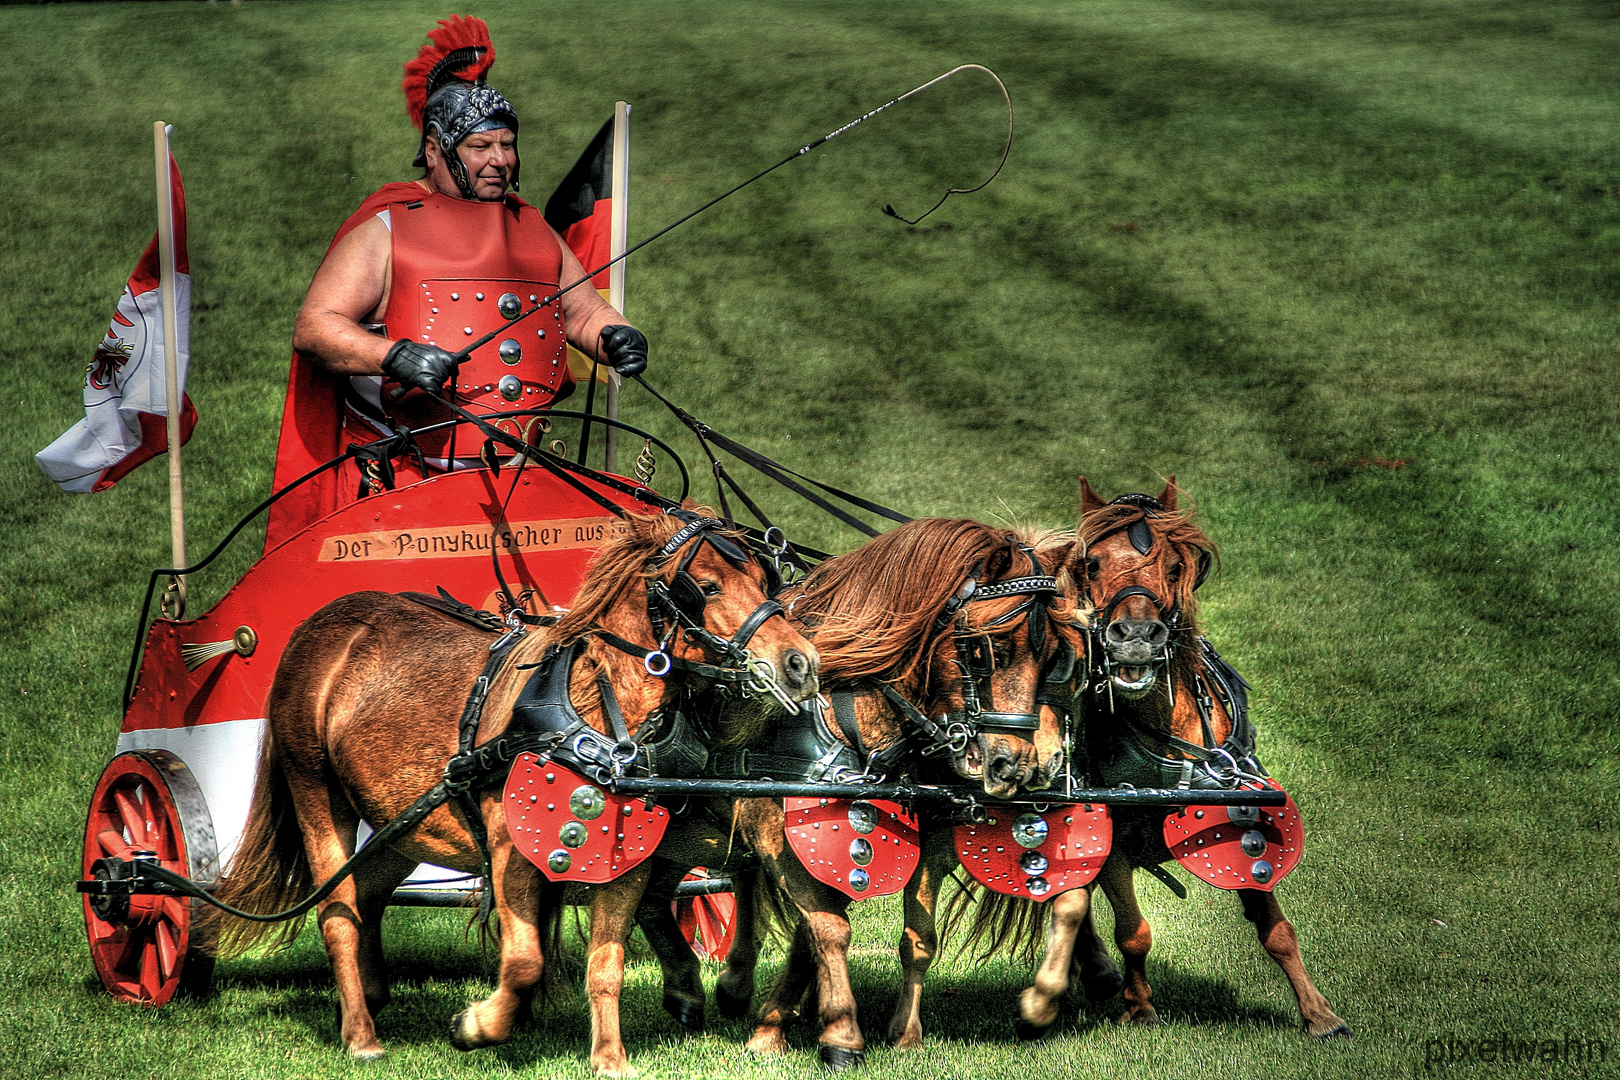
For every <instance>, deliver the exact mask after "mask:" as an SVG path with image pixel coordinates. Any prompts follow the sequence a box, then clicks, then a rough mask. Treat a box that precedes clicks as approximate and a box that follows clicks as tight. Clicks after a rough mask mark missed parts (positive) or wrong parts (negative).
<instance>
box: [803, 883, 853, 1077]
mask: <svg viewBox="0 0 1620 1080" xmlns="http://www.w3.org/2000/svg"><path fill="white" fill-rule="evenodd" d="M815 894H817V895H816V896H815V901H814V906H813V907H811V908H809V909H806V910H805V913H804V925H805V927H806V928H807V929H808V930H809V933H810V939H811V942H812V944H813V946H814V949H815V958H816V976H817V979H816V984H817V987H818V990H819V993H818V1003H819V1006H820V1008H819V1013H820V1017H821V1038H820V1039H819V1040H818V1045H817V1049H818V1051H819V1052H820V1055H821V1063H822V1065H824V1066H825V1067H826V1068H828V1069H829V1070H832V1071H835V1072H836V1071H838V1070H840V1069H847V1068H850V1067H852V1066H856V1065H860V1064H862V1063H863V1062H864V1061H865V1060H866V1038H865V1036H863V1035H862V1034H861V1027H860V1024H859V1023H857V1022H856V1019H855V990H854V988H853V987H851V986H850V983H849V943H850V938H851V935H850V929H849V899H848V898H847V897H846V896H844V894H843V893H835V892H833V890H831V889H828V888H825V887H820V888H817V889H816V890H815Z"/></svg>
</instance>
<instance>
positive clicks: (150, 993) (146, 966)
mask: <svg viewBox="0 0 1620 1080" xmlns="http://www.w3.org/2000/svg"><path fill="white" fill-rule="evenodd" d="M140 962H141V974H140V983H141V997H142V999H143V1000H146V1001H152V1000H154V999H155V998H156V997H157V996H158V994H159V993H161V992H162V990H163V976H162V975H161V973H160V972H159V971H158V949H157V948H155V947H154V945H153V943H152V940H151V939H150V938H147V939H146V948H144V949H142V950H141V961H140Z"/></svg>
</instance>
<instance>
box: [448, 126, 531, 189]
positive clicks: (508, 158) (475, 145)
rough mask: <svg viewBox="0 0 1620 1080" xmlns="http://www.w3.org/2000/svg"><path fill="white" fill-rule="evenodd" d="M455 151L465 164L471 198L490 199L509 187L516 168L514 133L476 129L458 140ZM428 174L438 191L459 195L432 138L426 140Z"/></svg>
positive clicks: (515, 137) (504, 130)
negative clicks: (458, 143) (458, 144)
mask: <svg viewBox="0 0 1620 1080" xmlns="http://www.w3.org/2000/svg"><path fill="white" fill-rule="evenodd" d="M455 153H458V154H460V155H461V163H462V164H463V165H465V166H466V167H467V180H468V182H469V183H471V184H472V189H473V198H475V199H479V200H481V201H483V202H493V201H494V200H496V199H499V198H501V197H502V196H503V195H505V194H506V189H507V188H509V187H511V186H512V171H513V170H514V169H516V168H517V136H516V135H514V134H512V132H511V131H510V130H508V129H507V128H495V129H493V130H491V131H475V132H473V134H471V135H469V136H467V137H466V138H465V139H463V140H462V141H461V145H460V146H458V147H456V149H455ZM427 163H428V175H429V176H430V177H432V179H433V184H434V186H435V187H436V188H438V189H439V190H440V191H443V192H445V193H446V194H448V195H454V196H456V197H457V198H460V197H461V189H460V188H459V187H457V186H456V178H455V177H454V176H452V175H450V166H449V165H447V164H446V163H445V160H444V157H443V155H441V154H440V153H439V145H438V143H437V142H435V141H434V140H433V139H429V140H428V141H427Z"/></svg>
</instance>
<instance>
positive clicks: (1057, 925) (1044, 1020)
mask: <svg viewBox="0 0 1620 1080" xmlns="http://www.w3.org/2000/svg"><path fill="white" fill-rule="evenodd" d="M1046 906H1047V908H1048V909H1050V910H1049V917H1050V919H1051V922H1050V923H1048V925H1047V929H1046V955H1045V956H1043V957H1042V958H1041V966H1040V967H1039V968H1037V969H1036V971H1035V984H1034V985H1033V986H1031V987H1029V988H1028V989H1026V990H1025V991H1024V993H1023V995H1022V996H1021V997H1020V998H1019V1001H1018V1036H1019V1038H1022V1039H1033V1038H1039V1037H1040V1035H1041V1034H1042V1033H1043V1032H1044V1031H1045V1030H1046V1029H1047V1028H1049V1027H1051V1026H1052V1025H1053V1024H1054V1023H1056V1021H1057V1018H1058V1003H1059V1001H1060V1000H1061V999H1062V997H1063V994H1064V991H1066V990H1068V988H1069V962H1070V960H1071V959H1072V958H1073V956H1074V943H1075V939H1076V938H1077V937H1078V936H1079V934H1080V924H1081V923H1082V922H1084V921H1085V918H1086V915H1087V914H1089V913H1090V911H1091V890H1090V889H1070V890H1069V891H1067V892H1063V893H1059V894H1058V895H1057V896H1054V897H1052V899H1050V900H1048V901H1047V902H1046Z"/></svg>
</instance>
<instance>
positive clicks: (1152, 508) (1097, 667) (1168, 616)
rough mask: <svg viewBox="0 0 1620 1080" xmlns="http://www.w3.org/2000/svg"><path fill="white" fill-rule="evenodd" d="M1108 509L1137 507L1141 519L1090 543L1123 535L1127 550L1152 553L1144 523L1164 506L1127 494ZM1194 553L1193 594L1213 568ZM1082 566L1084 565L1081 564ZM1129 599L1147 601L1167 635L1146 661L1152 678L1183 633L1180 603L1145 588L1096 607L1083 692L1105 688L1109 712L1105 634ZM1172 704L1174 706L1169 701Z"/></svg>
mask: <svg viewBox="0 0 1620 1080" xmlns="http://www.w3.org/2000/svg"><path fill="white" fill-rule="evenodd" d="M1108 505H1109V506H1136V507H1140V508H1141V509H1142V512H1143V517H1139V518H1136V519H1134V520H1133V521H1131V522H1129V523H1128V524H1125V525H1121V526H1119V527H1118V528H1115V529H1110V530H1109V531H1108V532H1105V533H1103V534H1102V535H1101V536H1097V537H1095V538H1094V539H1093V540H1092V541H1091V543H1093V544H1095V543H1097V542H1099V541H1101V540H1105V539H1107V538H1108V537H1110V536H1113V535H1115V534H1116V533H1120V532H1123V533H1125V535H1126V537H1127V538H1128V539H1129V540H1130V542H1131V546H1132V547H1133V548H1135V549H1136V551H1137V553H1138V554H1140V555H1147V554H1149V553H1150V552H1151V551H1152V550H1153V544H1154V536H1153V529H1152V528H1151V527H1150V526H1149V525H1148V523H1147V518H1150V517H1156V516H1157V515H1159V514H1163V513H1166V510H1165V506H1164V504H1163V503H1161V502H1160V501H1159V500H1158V499H1155V498H1154V497H1153V496H1151V495H1145V494H1143V493H1141V492H1130V493H1127V494H1125V495H1121V496H1119V497H1118V498H1117V499H1113V500H1111V501H1110V502H1109V503H1108ZM1197 550H1198V571H1197V577H1196V578H1195V579H1194V580H1193V590H1194V591H1197V590H1198V589H1199V588H1200V587H1201V586H1202V585H1203V584H1204V580H1205V579H1206V578H1208V577H1209V571H1210V568H1211V566H1212V565H1213V564H1214V557H1213V556H1212V555H1211V554H1210V553H1209V552H1208V551H1207V550H1206V549H1204V548H1198V549H1197ZM1082 565H1084V564H1083V563H1082ZM1091 587H1092V582H1091V580H1090V577H1089V575H1087V576H1086V580H1085V589H1086V592H1087V594H1088V595H1089V594H1090V592H1091ZM1133 596H1141V597H1145V598H1146V599H1147V601H1148V602H1149V603H1150V604H1152V605H1153V606H1154V607H1155V608H1156V609H1157V610H1158V612H1159V621H1160V622H1162V623H1163V624H1164V626H1165V629H1166V630H1168V631H1169V633H1167V634H1166V635H1165V641H1164V644H1163V645H1161V646H1160V647H1159V648H1158V649H1157V650H1156V651H1155V653H1154V655H1153V657H1152V658H1151V659H1150V660H1149V661H1148V664H1147V666H1148V667H1149V668H1150V669H1151V670H1152V671H1153V673H1154V675H1155V676H1158V675H1161V674H1163V672H1164V670H1165V669H1166V668H1168V667H1169V665H1170V661H1171V659H1172V658H1173V657H1174V655H1175V651H1176V648H1177V646H1178V645H1179V643H1180V642H1179V639H1178V635H1179V634H1180V633H1181V632H1182V631H1183V630H1184V629H1185V627H1183V626H1182V625H1181V619H1182V610H1181V602H1180V601H1179V600H1176V601H1172V602H1171V603H1169V604H1167V603H1165V601H1164V599H1163V598H1162V597H1160V596H1159V594H1158V593H1156V592H1154V591H1153V590H1152V589H1150V588H1148V587H1147V586H1145V585H1127V586H1125V587H1124V588H1122V589H1119V590H1118V591H1116V592H1115V593H1114V594H1113V595H1112V596H1110V597H1109V598H1108V599H1107V601H1105V602H1103V603H1102V604H1101V605H1100V606H1099V612H1098V616H1097V617H1096V618H1094V619H1092V620H1091V625H1090V626H1089V627H1088V628H1087V630H1086V635H1087V641H1086V653H1087V658H1088V667H1089V674H1090V676H1091V677H1090V678H1089V679H1088V680H1087V683H1088V686H1087V688H1088V689H1090V690H1092V691H1093V692H1101V691H1102V690H1103V689H1104V688H1106V689H1107V691H1108V698H1109V707H1110V709H1112V707H1113V693H1114V668H1115V666H1116V665H1115V663H1114V661H1113V658H1112V657H1111V656H1110V655H1109V651H1108V642H1107V638H1106V634H1107V632H1108V627H1109V624H1111V623H1112V622H1113V621H1114V612H1115V611H1116V610H1118V608H1119V605H1120V604H1122V603H1124V602H1125V601H1126V600H1129V599H1130V598H1131V597H1133ZM1092 600H1093V603H1095V602H1096V600H1095V597H1093V598H1092ZM1131 666H1132V667H1137V666H1140V665H1135V664H1133V665H1131ZM1166 685H1170V683H1169V682H1168V681H1167V682H1166ZM1170 693H1171V694H1172V695H1173V694H1174V693H1175V690H1174V687H1173V686H1172V687H1171V690H1170ZM1172 703H1174V698H1173V697H1172Z"/></svg>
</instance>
